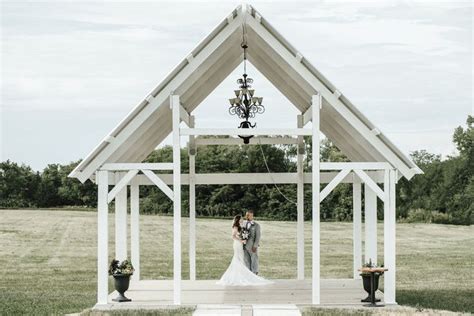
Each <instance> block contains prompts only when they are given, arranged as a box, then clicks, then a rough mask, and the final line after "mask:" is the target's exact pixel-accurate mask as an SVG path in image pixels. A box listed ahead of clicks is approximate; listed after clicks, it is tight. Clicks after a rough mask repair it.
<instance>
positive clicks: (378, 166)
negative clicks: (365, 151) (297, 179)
mask: <svg viewBox="0 0 474 316" xmlns="http://www.w3.org/2000/svg"><path fill="white" fill-rule="evenodd" d="M390 168H391V166H390V165H389V164H388V163H386V162H321V170H342V169H349V170H352V169H360V170H387V169H390Z"/></svg>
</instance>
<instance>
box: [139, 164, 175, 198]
mask: <svg viewBox="0 0 474 316" xmlns="http://www.w3.org/2000/svg"><path fill="white" fill-rule="evenodd" d="M142 172H143V174H145V175H146V176H147V177H148V179H150V180H151V182H153V183H154V184H155V185H156V186H157V187H158V188H160V189H161V191H163V193H164V194H166V196H168V197H169V198H170V199H171V201H173V190H171V189H170V187H169V186H167V185H166V183H164V182H163V180H161V179H160V178H159V177H158V176H157V175H156V174H155V173H154V172H153V171H150V170H142Z"/></svg>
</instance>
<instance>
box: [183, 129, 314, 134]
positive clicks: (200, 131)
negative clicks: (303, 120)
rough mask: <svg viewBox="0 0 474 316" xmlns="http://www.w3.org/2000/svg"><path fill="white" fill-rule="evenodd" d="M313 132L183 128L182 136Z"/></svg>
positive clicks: (310, 131)
mask: <svg viewBox="0 0 474 316" xmlns="http://www.w3.org/2000/svg"><path fill="white" fill-rule="evenodd" d="M312 133H313V131H312V130H310V129H304V128H279V129H278V128H275V129H272V128H259V129H250V128H249V129H246V128H243V129H242V128H181V129H180V134H181V136H185V135H203V136H204V135H205V136H217V135H223V136H235V135H295V136H298V135H302V136H309V135H312Z"/></svg>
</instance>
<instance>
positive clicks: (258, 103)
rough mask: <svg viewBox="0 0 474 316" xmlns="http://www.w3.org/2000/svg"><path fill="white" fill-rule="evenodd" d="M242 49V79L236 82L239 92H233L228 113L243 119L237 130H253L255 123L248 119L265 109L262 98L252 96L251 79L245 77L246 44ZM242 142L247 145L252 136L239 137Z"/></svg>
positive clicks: (253, 91)
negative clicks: (233, 96)
mask: <svg viewBox="0 0 474 316" xmlns="http://www.w3.org/2000/svg"><path fill="white" fill-rule="evenodd" d="M241 46H242V48H243V49H244V74H243V75H242V78H240V79H238V80H237V84H238V85H239V88H240V89H239V90H234V93H235V98H232V99H229V102H230V108H229V113H230V114H231V115H237V116H238V117H239V118H241V119H243V120H244V121H242V122H241V123H240V125H239V128H254V127H256V126H257V123H254V124H252V123H250V121H249V118H254V117H255V115H256V114H257V113H258V114H262V113H263V112H265V107H264V106H263V104H262V102H263V98H262V97H256V96H254V93H255V90H253V89H250V88H251V87H252V86H251V85H250V84H252V83H253V79H252V78H249V77H248V76H247V48H248V46H247V44H246V43H245V42H243V43H242V45H241ZM239 137H240V138H242V139H243V140H244V144H248V143H249V140H250V138H252V137H253V135H249V136H240V135H239Z"/></svg>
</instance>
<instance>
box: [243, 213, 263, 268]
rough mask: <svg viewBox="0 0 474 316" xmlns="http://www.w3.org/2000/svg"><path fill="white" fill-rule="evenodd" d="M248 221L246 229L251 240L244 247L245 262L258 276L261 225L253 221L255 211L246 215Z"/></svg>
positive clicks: (245, 225) (245, 223)
mask: <svg viewBox="0 0 474 316" xmlns="http://www.w3.org/2000/svg"><path fill="white" fill-rule="evenodd" d="M245 217H246V219H247V221H246V222H244V228H245V229H247V231H248V232H249V239H248V240H247V242H246V243H245V245H244V261H245V265H246V266H247V268H249V270H250V271H252V272H253V273H255V274H258V253H257V250H258V244H259V242H260V225H259V224H258V223H256V222H255V221H254V220H253V211H252V210H248V211H247V213H246V214H245Z"/></svg>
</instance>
